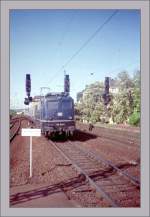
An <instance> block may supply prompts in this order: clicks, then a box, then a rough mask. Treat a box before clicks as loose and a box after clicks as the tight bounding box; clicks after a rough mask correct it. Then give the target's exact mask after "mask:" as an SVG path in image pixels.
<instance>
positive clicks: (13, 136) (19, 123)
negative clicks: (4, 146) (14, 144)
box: [10, 119, 21, 142]
mask: <svg viewBox="0 0 150 217" xmlns="http://www.w3.org/2000/svg"><path fill="white" fill-rule="evenodd" d="M16 123H18V126H17V128H16V129H15V131H14V133H13V134H12V135H11V133H10V142H11V141H12V140H13V139H14V138H15V136H16V135H17V133H18V131H19V129H20V126H21V120H20V119H18V120H16V121H15V123H14V125H13V127H14V126H15V125H16ZM11 130H12V128H11Z"/></svg>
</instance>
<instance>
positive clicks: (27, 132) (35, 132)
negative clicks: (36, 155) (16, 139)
mask: <svg viewBox="0 0 150 217" xmlns="http://www.w3.org/2000/svg"><path fill="white" fill-rule="evenodd" d="M21 136H30V178H31V177H32V137H33V136H41V129H37V128H35V129H33V128H32V129H31V128H22V130H21Z"/></svg>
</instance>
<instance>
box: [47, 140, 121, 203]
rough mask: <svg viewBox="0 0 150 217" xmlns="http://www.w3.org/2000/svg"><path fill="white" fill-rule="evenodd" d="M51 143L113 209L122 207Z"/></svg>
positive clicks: (60, 149)
mask: <svg viewBox="0 0 150 217" xmlns="http://www.w3.org/2000/svg"><path fill="white" fill-rule="evenodd" d="M50 143H51V144H52V145H53V147H54V148H55V149H56V150H57V151H58V152H60V154H61V155H63V156H64V158H65V159H66V160H67V161H69V162H70V163H71V164H72V166H73V167H74V168H75V170H77V171H78V172H79V173H81V174H83V175H84V176H85V177H86V179H87V180H88V181H89V183H90V184H91V186H93V187H94V188H95V189H96V191H97V192H98V193H99V194H100V198H101V197H102V196H103V197H104V198H105V199H106V200H107V201H108V202H109V203H110V205H111V206H112V207H119V206H120V205H119V204H118V203H116V202H115V201H114V200H113V198H111V197H110V196H109V195H108V194H107V193H106V192H105V191H104V190H103V189H102V187H100V186H99V185H97V184H96V183H95V182H94V181H93V180H92V179H91V178H90V176H89V175H88V174H87V173H86V172H85V171H84V170H83V169H82V168H81V167H80V166H79V165H78V164H77V163H76V162H74V161H73V160H72V159H71V158H70V157H69V156H68V154H66V153H64V151H63V150H62V148H60V147H58V145H57V144H56V143H54V142H52V141H50Z"/></svg>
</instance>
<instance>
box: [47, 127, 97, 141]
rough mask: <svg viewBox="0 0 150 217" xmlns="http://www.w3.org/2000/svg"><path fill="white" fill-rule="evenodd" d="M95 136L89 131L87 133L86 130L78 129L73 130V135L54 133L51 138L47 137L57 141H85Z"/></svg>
mask: <svg viewBox="0 0 150 217" xmlns="http://www.w3.org/2000/svg"><path fill="white" fill-rule="evenodd" d="M96 138H97V136H96V135H93V134H91V133H88V132H87V131H80V130H76V131H75V132H74V135H73V136H65V135H56V136H54V137H52V138H49V139H51V140H52V141H59V142H61V141H62V142H65V141H67V140H68V139H69V140H70V141H80V142H85V141H87V140H91V139H96Z"/></svg>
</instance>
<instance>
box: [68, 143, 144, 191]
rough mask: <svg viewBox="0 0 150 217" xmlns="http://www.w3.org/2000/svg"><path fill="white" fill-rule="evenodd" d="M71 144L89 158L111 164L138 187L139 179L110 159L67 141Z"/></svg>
mask: <svg viewBox="0 0 150 217" xmlns="http://www.w3.org/2000/svg"><path fill="white" fill-rule="evenodd" d="M68 142H69V143H70V144H71V145H76V146H77V148H78V149H80V150H81V151H82V152H84V153H85V154H86V155H88V156H89V157H90V158H92V159H95V160H96V161H98V162H99V163H101V162H103V163H104V164H106V165H109V166H111V167H112V168H113V169H115V170H116V171H117V172H118V174H122V175H124V176H125V177H126V178H128V179H129V181H131V182H132V183H133V184H134V185H136V186H138V187H140V181H139V180H138V179H137V178H136V177H134V176H131V175H130V174H128V173H127V172H124V171H122V170H121V169H120V168H118V167H117V166H115V165H114V164H113V163H112V162H111V161H109V160H106V159H104V158H103V157H102V156H100V155H98V156H97V155H96V154H95V153H93V152H92V151H91V150H90V151H87V150H85V149H83V148H81V146H79V145H77V144H76V143H75V144H72V143H71V142H70V141H68Z"/></svg>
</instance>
